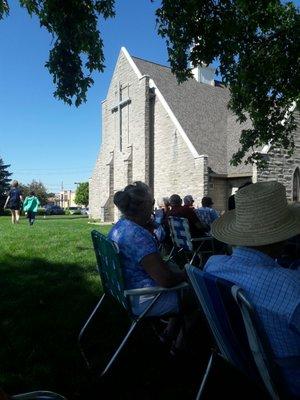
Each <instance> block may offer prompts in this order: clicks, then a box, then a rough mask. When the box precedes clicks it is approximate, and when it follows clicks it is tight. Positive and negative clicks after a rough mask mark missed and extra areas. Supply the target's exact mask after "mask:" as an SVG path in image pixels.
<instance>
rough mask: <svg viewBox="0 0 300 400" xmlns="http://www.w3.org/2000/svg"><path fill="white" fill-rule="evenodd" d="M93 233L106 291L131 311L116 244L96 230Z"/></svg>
mask: <svg viewBox="0 0 300 400" xmlns="http://www.w3.org/2000/svg"><path fill="white" fill-rule="evenodd" d="M91 235H92V240H93V245H94V250H95V255H96V259H97V265H98V271H99V274H100V277H101V281H102V286H103V290H104V292H105V293H107V294H111V295H112V296H113V297H114V298H115V299H116V300H117V301H118V302H119V303H120V304H121V305H122V306H123V307H124V308H125V309H126V310H128V311H130V304H129V301H128V299H127V298H126V296H125V295H124V280H123V275H122V270H121V262H120V257H119V254H118V249H117V246H116V244H115V243H114V242H112V241H111V240H109V239H108V238H107V237H106V236H104V235H103V234H102V233H100V232H98V231H96V230H93V231H92V232H91Z"/></svg>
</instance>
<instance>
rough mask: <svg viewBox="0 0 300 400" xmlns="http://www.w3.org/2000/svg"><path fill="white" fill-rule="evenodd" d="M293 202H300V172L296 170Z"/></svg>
mask: <svg viewBox="0 0 300 400" xmlns="http://www.w3.org/2000/svg"><path fill="white" fill-rule="evenodd" d="M293 201H300V170H299V167H297V168H296V169H295V172H294V175H293Z"/></svg>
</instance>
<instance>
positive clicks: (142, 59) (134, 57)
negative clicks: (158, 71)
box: [131, 56, 171, 70]
mask: <svg viewBox="0 0 300 400" xmlns="http://www.w3.org/2000/svg"><path fill="white" fill-rule="evenodd" d="M131 57H132V58H133V59H137V60H141V61H145V62H147V63H149V64H155V65H159V66H160V67H163V68H167V69H169V70H171V67H168V66H167V65H163V64H160V63H157V62H154V61H150V60H145V59H144V58H141V57H136V56H131Z"/></svg>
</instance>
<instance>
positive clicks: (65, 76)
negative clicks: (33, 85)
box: [0, 0, 115, 106]
mask: <svg viewBox="0 0 300 400" xmlns="http://www.w3.org/2000/svg"><path fill="white" fill-rule="evenodd" d="M19 1H20V4H21V6H22V7H25V8H26V9H27V11H28V13H29V14H30V15H36V16H37V17H38V18H39V20H40V25H41V26H42V27H45V28H46V29H47V30H48V32H50V34H51V35H52V36H53V38H54V44H53V48H52V49H51V51H50V55H49V59H48V61H47V62H46V67H47V68H48V70H49V72H50V73H51V74H52V76H53V82H54V84H55V85H56V90H55V92H54V96H55V97H56V98H58V99H61V100H63V101H64V102H66V103H67V104H70V105H71V104H72V103H73V101H74V103H75V105H76V106H79V105H80V104H81V103H82V102H85V101H86V94H87V90H88V88H89V87H90V86H91V85H92V84H93V83H94V81H93V78H92V77H91V74H92V72H93V71H95V70H97V71H101V72H102V71H103V70H104V55H103V42H102V39H101V37H100V33H99V31H98V29H97V22H98V18H99V17H103V18H105V19H107V18H109V17H113V16H114V15H115V11H114V0H84V1H81V0H76V1H74V0H72V1H71V0H64V1H62V0H19ZM8 14H9V2H8V1H7V0H0V19H2V18H3V17H4V16H6V15H8Z"/></svg>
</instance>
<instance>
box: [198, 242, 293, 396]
mask: <svg viewBox="0 0 300 400" xmlns="http://www.w3.org/2000/svg"><path fill="white" fill-rule="evenodd" d="M204 269H205V271H207V272H209V273H211V274H212V275H215V276H218V277H221V278H223V279H226V280H228V281H230V282H233V283H235V284H237V285H238V286H240V287H241V288H242V289H243V290H244V291H245V294H246V295H247V297H248V299H249V300H250V302H251V303H252V305H253V306H254V307H255V309H256V312H257V313H258V316H259V318H260V320H261V323H262V325H263V327H264V329H265V332H266V334H267V336H268V338H269V340H270V344H271V347H272V349H273V352H274V355H275V357H276V358H277V360H278V362H279V365H281V366H282V372H283V374H284V377H285V379H286V381H287V383H288V386H289V387H290V389H291V390H292V392H294V393H297V394H298V395H299V394H300V362H299V361H300V358H299V357H300V271H299V270H290V269H286V268H282V267H280V266H279V264H277V262H276V261H274V260H273V259H272V258H271V257H269V256H267V255H266V254H264V253H261V252H260V251H257V250H254V249H251V248H248V247H236V248H234V250H233V254H232V256H212V257H210V259H209V260H208V262H207V263H206V265H205V268H204ZM280 359H281V360H280ZM285 361H286V362H285ZM284 364H285V366H284ZM291 365H292V367H291Z"/></svg>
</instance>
